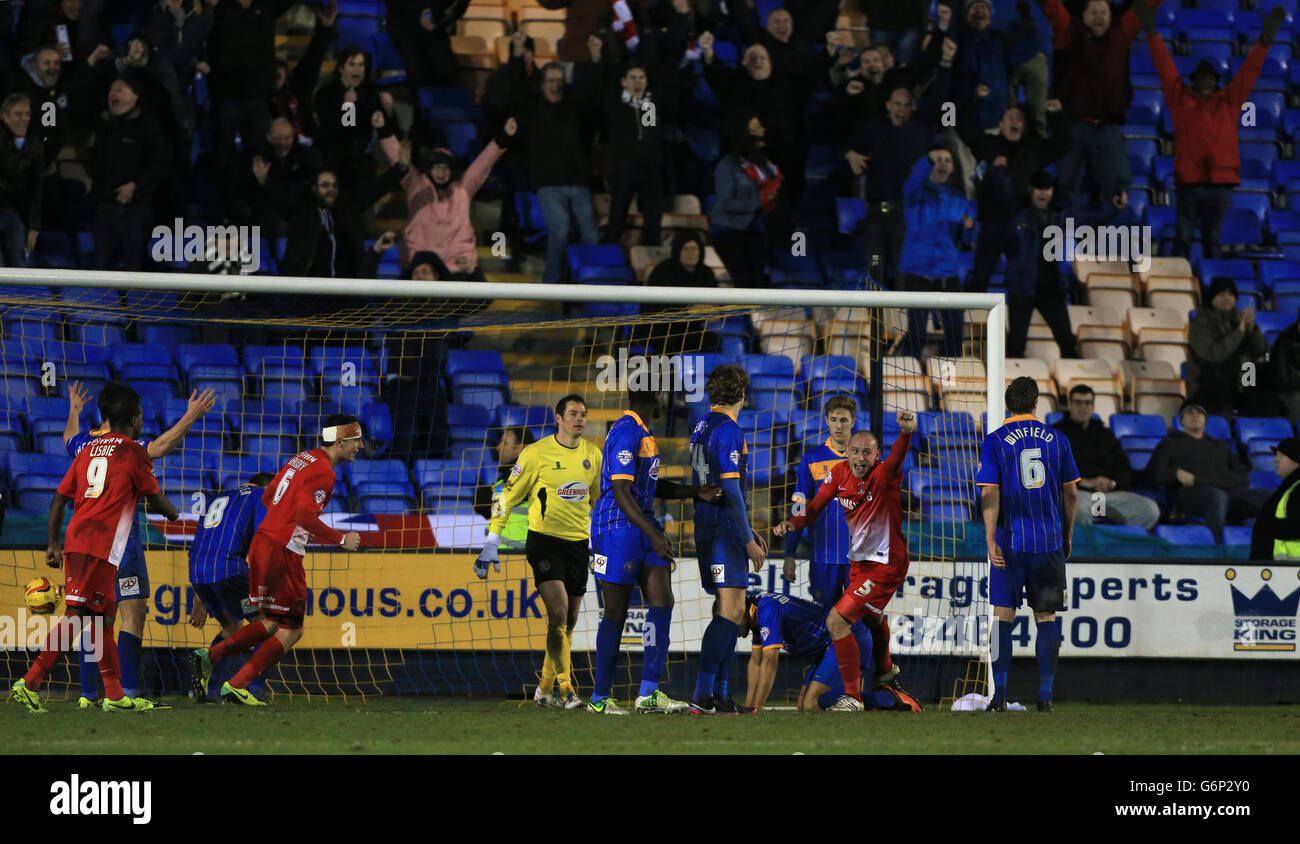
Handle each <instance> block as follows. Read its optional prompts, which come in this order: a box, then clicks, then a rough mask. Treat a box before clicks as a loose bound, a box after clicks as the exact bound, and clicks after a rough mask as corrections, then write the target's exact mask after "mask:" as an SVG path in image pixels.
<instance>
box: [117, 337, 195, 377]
mask: <svg viewBox="0 0 1300 844" xmlns="http://www.w3.org/2000/svg"><path fill="white" fill-rule="evenodd" d="M108 361H109V363H111V364H112V365H113V367H114V368H115V369H116V370H117V371H118V373H119V374H120V373H121V372H122V367H123V366H125V365H126V364H145V365H149V366H163V365H165V366H169V367H171V377H172V378H173V379H175V378H176V377H178V374H179V373H178V372H177V371H176V367H175V364H174V362H173V361H172V358H171V355H170V354H167V355H162V354H160V350H159V349H158V347H156V346H150V345H148V344H147V343H118V344H116V345H114V346H112V347H111V348H110V349H109V354H108Z"/></svg>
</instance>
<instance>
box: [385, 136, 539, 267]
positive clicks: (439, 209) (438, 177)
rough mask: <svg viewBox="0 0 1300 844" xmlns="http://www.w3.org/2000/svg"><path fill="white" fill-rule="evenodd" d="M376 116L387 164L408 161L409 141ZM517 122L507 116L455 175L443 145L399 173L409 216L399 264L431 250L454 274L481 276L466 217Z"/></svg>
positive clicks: (409, 156)
mask: <svg viewBox="0 0 1300 844" xmlns="http://www.w3.org/2000/svg"><path fill="white" fill-rule="evenodd" d="M376 120H377V121H379V122H380V125H379V127H378V128H379V134H380V141H379V143H380V146H382V147H383V149H384V154H385V155H387V156H388V161H389V163H390V164H395V163H397V162H398V161H402V162H403V163H406V164H409V163H410V161H411V144H410V142H409V141H408V142H407V143H404V144H399V143H398V141H397V138H396V137H395V136H394V135H393V130H392V124H391V123H389V122H388V121H387V120H386V119H385V118H383V117H380V118H376ZM518 129H519V127H518V124H516V122H515V120H514V118H511V119H509V120H507V121H506V124H505V126H504V127H503V128H502V130H501V131H500V132H498V133H497V136H496V138H494V139H493V140H492V141H490V142H489V143H488V145H487V146H485V147H484V148H483V151H482V152H480V153H479V154H478V157H477V158H475V159H474V162H473V163H472V164H470V166H469V168H468V169H467V170H466V171H465V173H464V175H462V176H461V177H459V178H455V177H454V174H455V165H456V157H455V156H454V155H452V153H451V152H450V151H449V150H446V149H443V148H441V147H439V148H437V149H434V150H432V151H431V152H428V153H426V154H422V155H421V156H419V160H418V161H417V166H415V167H412V168H411V169H410V170H408V171H407V173H406V175H405V176H404V177H403V178H402V189H403V190H404V191H406V205H407V208H408V210H409V211H410V214H411V219H410V221H409V222H408V223H407V224H406V228H405V229H404V230H403V233H402V251H401V261H402V264H403V265H405V264H408V263H409V262H410V260H411V256H412V255H414V254H415V253H416V252H422V251H430V252H434V253H436V254H437V255H438V257H439V258H441V259H442V262H443V263H444V264H445V265H446V266H447V268H448V269H450V270H451V271H452V272H454V273H456V274H463V275H464V276H465V277H466V278H470V279H473V280H476V281H482V280H483V274H482V272H481V271H480V270H479V269H478V242H477V240H476V238H475V236H474V227H473V225H472V224H471V223H470V217H469V212H470V202H471V201H472V200H473V199H474V194H476V193H478V189H479V188H481V187H482V186H483V183H484V182H486V181H487V177H488V174H489V173H491V172H492V165H493V164H496V162H497V159H498V158H500V157H501V155H502V154H503V153H504V152H505V149H506V147H507V146H509V144H510V143H511V139H512V138H513V137H514V136H515V133H516V132H517V131H518Z"/></svg>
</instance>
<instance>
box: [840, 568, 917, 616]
mask: <svg viewBox="0 0 1300 844" xmlns="http://www.w3.org/2000/svg"><path fill="white" fill-rule="evenodd" d="M906 579H907V569H903V570H902V571H901V572H900V571H899V570H898V569H897V568H896V567H894V566H888V565H885V564H884V563H877V562H873V561H869V560H853V561H852V562H850V563H849V585H848V586H847V587H845V589H844V595H843V596H841V597H840V599H839V600H838V601H837V602H836V603H835V611H836V612H838V613H839V614H840V615H842V616H843V617H844V620H845V621H847V622H848V623H849V624H852V623H853V622H855V621H858V620H860V619H861V618H862V617H863V615H864V614H865V613H867V612H870V613H872V614H873V615H875V616H876V617H880V616H883V615H884V614H885V607H886V606H887V605H888V604H889V599H890V598H892V597H894V593H895V592H897V591H898V587H899V586H902V585H903V581H904V580H906Z"/></svg>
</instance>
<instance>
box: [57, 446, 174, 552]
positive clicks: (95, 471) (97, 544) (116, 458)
mask: <svg viewBox="0 0 1300 844" xmlns="http://www.w3.org/2000/svg"><path fill="white" fill-rule="evenodd" d="M155 492H158V479H157V478H155V477H154V475H153V461H152V460H150V459H149V452H147V451H145V450H144V448H143V447H141V446H140V445H139V443H137V442H135V441H134V440H132V439H130V438H129V437H126V436H125V435H123V434H105V435H104V436H102V437H100V438H99V439H97V440H94V441H93V442H91V443H90V444H89V445H87V446H86V447H85V448H83V449H82V450H81V453H80V454H78V455H77V458H76V459H75V460H73V461H72V466H71V467H70V468H69V469H68V473H67V474H66V475H64V476H63V480H62V481H61V482H60V483H59V494H60V495H66V496H67V497H68V498H71V499H72V506H73V508H74V510H73V514H72V521H71V523H69V525H68V533H67V536H66V537H65V538H64V540H63V550H64V552H65V553H69V554H87V555H89V556H91V557H95V558H96V559H100V560H107V561H108V562H109V563H111V564H113V565H114V566H116V565H117V564H118V563H120V562H121V561H122V554H123V552H125V551H126V541H127V539H128V538H130V536H131V520H132V519H134V518H135V503H136V500H137V499H139V498H140V497H141V496H143V495H152V494H154V493H155Z"/></svg>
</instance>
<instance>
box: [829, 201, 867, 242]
mask: <svg viewBox="0 0 1300 844" xmlns="http://www.w3.org/2000/svg"><path fill="white" fill-rule="evenodd" d="M866 218H867V204H866V203H865V202H863V201H862V200H861V199H847V198H844V197H836V199H835V219H836V222H837V224H838V226H839V232H840V234H847V235H852V234H854V233H856V232H857V229H858V226H860V225H861V224H862V221H863V220H865V219H866Z"/></svg>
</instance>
